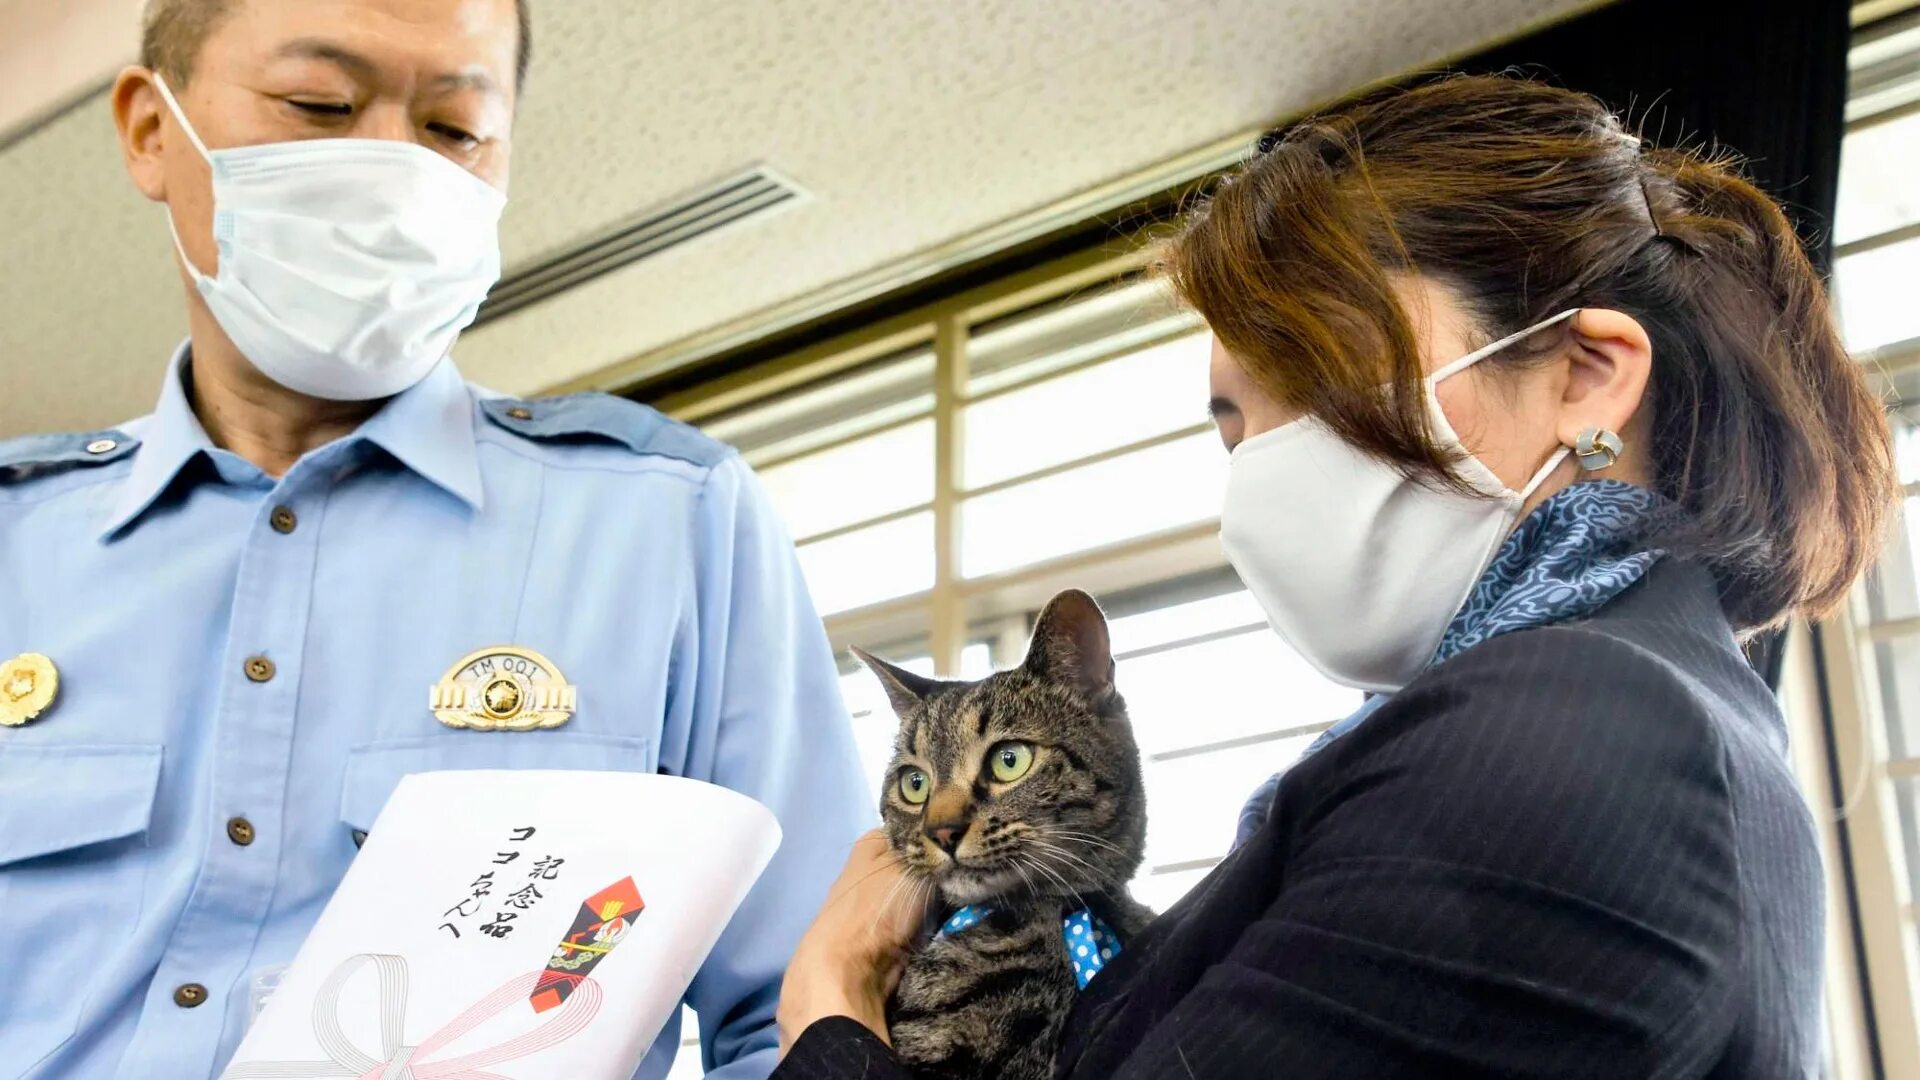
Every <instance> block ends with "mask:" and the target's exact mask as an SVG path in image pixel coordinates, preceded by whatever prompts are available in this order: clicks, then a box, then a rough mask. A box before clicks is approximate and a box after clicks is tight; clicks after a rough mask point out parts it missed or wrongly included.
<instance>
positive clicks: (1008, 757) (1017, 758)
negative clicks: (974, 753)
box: [987, 742, 1033, 784]
mask: <svg viewBox="0 0 1920 1080" xmlns="http://www.w3.org/2000/svg"><path fill="white" fill-rule="evenodd" d="M1031 768H1033V747H1031V746H1028V745H1027V744H1026V743H1023V742H1003V743H999V744H997V745H995V746H994V748H993V749H991V750H989V751H987V769H988V771H990V772H992V773H993V778H994V779H995V780H998V781H1000V782H1001V783H1003V784H1011V783H1013V782H1014V781H1015V780H1018V779H1020V778H1021V777H1023V776H1025V775H1027V770H1028V769H1031Z"/></svg>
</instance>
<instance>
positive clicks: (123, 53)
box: [0, 0, 140, 141]
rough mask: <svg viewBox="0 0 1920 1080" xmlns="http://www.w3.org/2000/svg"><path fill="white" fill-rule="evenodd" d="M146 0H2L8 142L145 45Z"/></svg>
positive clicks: (2, 92) (0, 65)
mask: <svg viewBox="0 0 1920 1080" xmlns="http://www.w3.org/2000/svg"><path fill="white" fill-rule="evenodd" d="M139 13H140V0H0V141H4V140H5V139H6V138H7V137H8V136H9V135H11V134H13V133H14V132H15V131H17V130H18V129H20V128H21V127H22V126H24V125H27V124H31V123H33V122H34V121H36V120H39V119H41V118H42V117H44V116H46V115H47V114H48V113H49V112H51V111H53V110H55V109H58V108H60V107H61V106H63V105H66V104H68V103H70V102H73V101H75V100H78V99H79V98H81V97H82V96H84V95H85V94H87V93H88V92H89V91H92V90H96V89H98V88H99V87H100V86H101V84H103V83H104V82H106V80H108V79H110V78H112V77H113V74H114V72H116V71H118V70H120V68H122V67H124V66H125V65H127V64H129V63H132V62H133V60H134V58H135V57H136V56H137V55H138V54H139V51H140V32H139V23H140V14H139Z"/></svg>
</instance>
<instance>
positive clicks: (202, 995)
mask: <svg viewBox="0 0 1920 1080" xmlns="http://www.w3.org/2000/svg"><path fill="white" fill-rule="evenodd" d="M206 1000H207V988H206V987H204V986H201V985H200V984H199V983H182V984H181V985H180V987H179V989H177V990H175V991H174V992H173V1003H174V1004H175V1005H178V1006H180V1007H181V1008H183V1009H191V1008H194V1007H196V1006H199V1005H202V1004H205V1002H206Z"/></svg>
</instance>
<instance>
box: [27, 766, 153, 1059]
mask: <svg viewBox="0 0 1920 1080" xmlns="http://www.w3.org/2000/svg"><path fill="white" fill-rule="evenodd" d="M160 759H161V748H160V747H158V746H58V745H39V744H35V745H23V744H14V745H0V966H4V968H5V971H6V987H5V993H6V999H5V1004H4V1005H3V1006H0V1016H4V1017H5V1021H6V1022H5V1023H4V1024H0V1060H4V1062H5V1063H6V1064H7V1065H9V1066H15V1065H26V1066H28V1071H32V1070H31V1066H32V1064H33V1063H34V1062H37V1061H39V1060H41V1059H42V1058H43V1057H45V1056H46V1055H47V1054H49V1053H51V1052H53V1050H55V1049H56V1048H58V1047H59V1046H60V1044H62V1043H64V1042H65V1041H66V1040H67V1039H68V1038H69V1037H70V1036H72V1034H73V1033H74V1031H75V1029H76V1027H77V1026H78V1024H79V1020H80V1015H81V1012H82V1010H83V1009H85V1008H86V1007H87V1005H88V1003H89V1001H90V999H91V998H92V997H93V996H94V991H95V989H96V982H97V981H98V980H100V979H102V978H105V977H107V974H108V973H109V972H115V971H120V970H123V969H124V967H125V965H124V964H123V963H121V957H120V956H119V955H118V954H119V953H120V952H122V951H124V950H126V949H129V948H131V947H132V943H131V942H130V941H129V940H128V936H127V935H126V934H125V933H123V932H122V931H123V930H124V929H125V928H126V927H128V926H130V925H132V924H133V922H134V921H135V914H136V913H137V912H138V911H139V910H140V908H141V905H142V902H143V896H142V892H143V889H144V888H145V885H146V873H147V869H146V862H147V860H146V858H145V855H146V836H145V834H146V831H147V825H148V823H149V821H150V820H151V818H152V814H153V800H154V792H155V791H156V790H157V789H158V787H159V784H160Z"/></svg>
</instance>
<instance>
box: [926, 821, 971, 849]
mask: <svg viewBox="0 0 1920 1080" xmlns="http://www.w3.org/2000/svg"><path fill="white" fill-rule="evenodd" d="M966 832H967V827H966V826H964V825H929V826H927V835H928V836H929V837H931V838H932V839H933V842H934V843H936V844H938V845H940V850H941V851H944V852H946V853H947V854H949V855H951V854H953V853H954V851H955V850H956V849H958V848H959V847H960V838H961V837H962V836H964V835H966Z"/></svg>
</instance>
